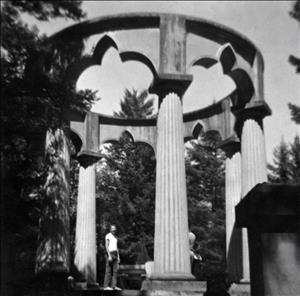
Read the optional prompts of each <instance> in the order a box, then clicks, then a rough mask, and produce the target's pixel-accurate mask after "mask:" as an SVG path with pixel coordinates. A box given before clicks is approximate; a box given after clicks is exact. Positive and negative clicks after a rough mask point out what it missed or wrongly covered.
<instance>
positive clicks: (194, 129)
mask: <svg viewBox="0 0 300 296" xmlns="http://www.w3.org/2000/svg"><path fill="white" fill-rule="evenodd" d="M202 132H203V125H202V124H201V123H200V122H199V121H198V122H196V123H195V124H194V126H193V127H192V135H193V138H194V139H198V137H199V135H200V134H201V133H202Z"/></svg>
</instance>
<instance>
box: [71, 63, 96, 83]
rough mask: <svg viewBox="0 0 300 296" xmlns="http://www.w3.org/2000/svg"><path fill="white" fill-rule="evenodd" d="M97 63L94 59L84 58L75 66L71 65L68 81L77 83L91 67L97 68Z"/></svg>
mask: <svg viewBox="0 0 300 296" xmlns="http://www.w3.org/2000/svg"><path fill="white" fill-rule="evenodd" d="M96 65H97V63H96V61H95V60H94V59H93V58H92V57H84V58H82V59H80V60H78V61H76V62H75V63H74V64H72V65H70V66H69V67H68V69H67V74H66V77H67V80H68V81H77V80H78V78H79V76H80V75H81V74H82V72H83V71H85V70H86V69H87V68H89V67H91V66H96Z"/></svg>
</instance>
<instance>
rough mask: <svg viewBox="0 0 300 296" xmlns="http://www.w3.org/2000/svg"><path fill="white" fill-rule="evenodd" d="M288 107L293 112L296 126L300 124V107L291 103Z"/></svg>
mask: <svg viewBox="0 0 300 296" xmlns="http://www.w3.org/2000/svg"><path fill="white" fill-rule="evenodd" d="M288 107H289V109H290V112H291V117H292V121H294V122H295V123H296V124H300V106H297V105H294V104H291V103H289V104H288Z"/></svg>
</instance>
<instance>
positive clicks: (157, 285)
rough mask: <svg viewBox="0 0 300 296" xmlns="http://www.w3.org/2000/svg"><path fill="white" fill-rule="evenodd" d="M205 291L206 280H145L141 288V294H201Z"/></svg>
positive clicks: (197, 295) (181, 295)
mask: <svg viewBox="0 0 300 296" xmlns="http://www.w3.org/2000/svg"><path fill="white" fill-rule="evenodd" d="M205 292H206V282H198V281H184V280H181V281H180V280H177V281H172V280H170V281H159V280H145V281H144V282H143V286H142V288H141V295H142V296H185V295H186V296H187V295H188V296H202V295H204V293H205Z"/></svg>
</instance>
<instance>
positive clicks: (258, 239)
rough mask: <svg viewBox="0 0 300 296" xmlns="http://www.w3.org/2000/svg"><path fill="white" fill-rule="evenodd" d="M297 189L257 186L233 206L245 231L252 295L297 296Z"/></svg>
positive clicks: (299, 187) (299, 208)
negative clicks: (245, 228) (246, 234)
mask: <svg viewBox="0 0 300 296" xmlns="http://www.w3.org/2000/svg"><path fill="white" fill-rule="evenodd" d="M299 197H300V185H282V184H267V183H263V184H259V185H257V186H255V187H254V188H253V189H252V190H251V191H250V192H249V193H248V194H247V196H246V197H244V199H243V200H242V201H241V202H240V203H239V204H238V205H237V206H236V216H237V225H238V226H239V227H248V232H249V251H250V271H251V291H252V295H262V296H271V295H272V296H282V295H289V296H296V295H297V296H298V295H300V280H299V275H300V243H299V242H300V233H299V229H300V228H299V226H300V198H299Z"/></svg>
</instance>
